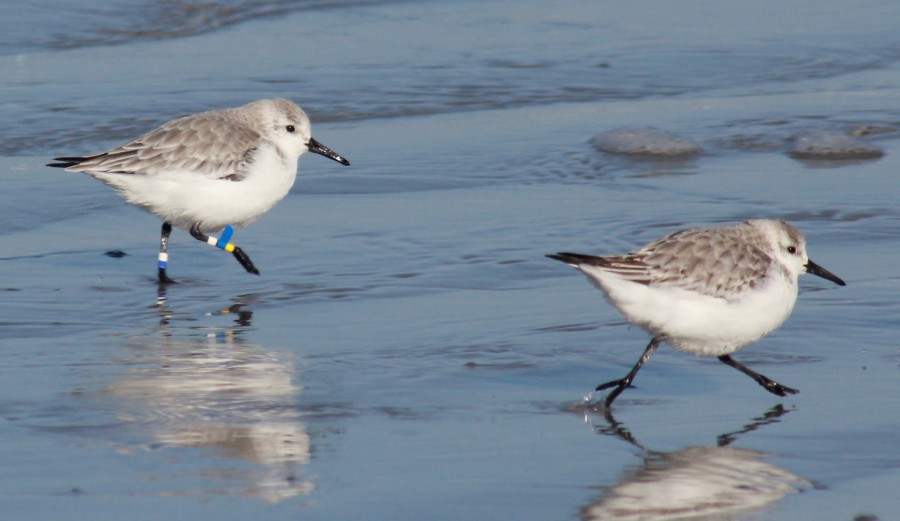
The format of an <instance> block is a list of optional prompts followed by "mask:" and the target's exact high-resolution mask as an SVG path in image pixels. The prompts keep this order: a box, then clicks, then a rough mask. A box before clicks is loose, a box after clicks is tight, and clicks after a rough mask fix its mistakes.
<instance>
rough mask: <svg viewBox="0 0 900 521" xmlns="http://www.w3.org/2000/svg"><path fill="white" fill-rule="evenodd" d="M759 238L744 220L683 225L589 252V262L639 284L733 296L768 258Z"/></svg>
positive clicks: (769, 261)
mask: <svg viewBox="0 0 900 521" xmlns="http://www.w3.org/2000/svg"><path fill="white" fill-rule="evenodd" d="M785 224H786V225H787V223H785ZM787 226H790V225H787ZM797 233H798V234H799V232H797ZM758 244H759V245H764V244H766V241H765V240H764V238H763V237H762V234H760V232H759V231H758V230H757V229H756V228H754V227H752V226H750V225H749V224H747V223H743V224H739V225H736V226H728V227H721V228H713V229H708V228H707V229H692V230H682V231H679V232H675V233H673V234H670V235H667V236H665V237H663V238H662V239H659V240H657V241H654V242H652V243H650V244H648V245H646V246H644V247H643V248H641V249H640V250H638V251H635V252H631V253H628V254H626V255H621V256H608V257H594V258H593V259H596V260H595V261H594V262H590V264H593V265H595V266H598V267H602V268H603V269H604V270H606V271H610V272H613V273H615V274H617V275H619V276H621V277H622V278H624V279H627V280H630V281H633V282H637V283H640V284H645V285H656V284H662V285H666V286H671V287H677V288H681V289H684V290H688V291H694V292H697V293H700V294H703V295H708V296H712V297H721V298H724V297H733V296H734V295H736V294H739V293H740V292H741V291H744V290H747V289H750V288H752V287H753V286H754V284H755V283H756V282H757V281H759V280H762V278H763V276H764V275H765V273H766V271H767V270H768V269H769V267H770V265H771V264H772V257H770V256H769V255H768V254H767V253H766V252H765V251H763V249H761V248H760V247H759V246H757V245H758Z"/></svg>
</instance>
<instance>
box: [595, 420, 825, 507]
mask: <svg viewBox="0 0 900 521" xmlns="http://www.w3.org/2000/svg"><path fill="white" fill-rule="evenodd" d="M787 412H788V411H787V410H786V409H784V408H783V407H782V406H780V405H779V406H777V407H774V408H772V409H770V410H769V411H767V412H766V413H765V414H763V415H762V416H760V417H758V418H754V419H753V420H752V421H751V422H750V423H748V424H747V425H745V426H744V427H743V428H742V429H740V430H738V431H735V432H732V433H726V434H722V435H720V436H719V437H718V440H717V444H716V445H714V446H697V447H687V448H684V449H681V450H678V451H674V452H661V451H653V450H649V449H647V448H646V447H644V446H643V445H641V444H640V443H639V442H638V441H637V439H636V438H635V436H634V435H633V434H632V433H631V432H630V431H629V430H628V429H627V428H626V427H625V426H624V425H623V424H622V423H621V422H619V421H617V420H616V419H615V418H614V417H613V416H612V413H610V412H609V411H608V410H607V411H606V413H605V420H606V425H600V426H596V427H595V429H596V432H598V433H600V434H603V435H608V436H614V437H616V438H619V439H622V440H624V441H627V442H628V443H630V444H632V445H634V446H636V447H638V448H640V449H641V451H643V462H642V464H640V465H637V466H635V467H634V468H631V469H628V470H626V471H625V472H624V473H623V475H622V477H621V479H620V481H619V483H618V484H616V485H614V486H611V487H605V488H604V492H603V494H601V495H600V497H599V498H597V500H596V501H593V502H591V503H590V504H588V505H586V506H585V507H583V508H582V510H581V518H582V519H583V520H585V521H601V520H619V521H626V520H627V521H631V520H653V521H663V520H665V521H676V520H677V521H688V520H690V521H703V520H707V521H713V520H716V521H723V520H736V519H742V516H744V515H745V514H748V513H751V512H756V511H759V510H763V509H765V508H767V507H769V506H771V505H773V504H774V503H776V502H777V501H779V500H780V499H782V498H783V497H784V496H786V495H787V494H792V493H796V492H800V491H802V490H804V489H806V488H809V487H812V483H811V482H809V481H807V480H806V479H803V478H801V477H798V476H795V475H794V474H791V473H790V472H788V471H786V470H784V469H782V468H780V467H778V466H776V465H774V464H772V463H771V462H769V461H766V460H768V459H771V458H773V457H774V455H772V454H766V453H763V452H759V451H755V450H750V449H742V448H736V447H730V446H729V444H731V443H732V442H733V441H734V440H735V439H737V437H738V436H740V435H741V434H744V433H747V432H751V431H754V430H756V429H758V428H760V427H761V426H764V425H767V424H770V423H774V422H778V421H780V420H779V418H780V417H782V416H783V415H784V414H786V413H787Z"/></svg>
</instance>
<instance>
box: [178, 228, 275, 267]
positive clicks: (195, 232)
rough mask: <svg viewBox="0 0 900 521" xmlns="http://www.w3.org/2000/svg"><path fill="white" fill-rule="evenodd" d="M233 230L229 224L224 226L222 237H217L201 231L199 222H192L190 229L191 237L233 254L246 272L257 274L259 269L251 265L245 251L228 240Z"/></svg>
mask: <svg viewBox="0 0 900 521" xmlns="http://www.w3.org/2000/svg"><path fill="white" fill-rule="evenodd" d="M233 231H234V229H233V228H232V227H231V226H230V225H229V226H226V227H225V231H223V232H222V239H217V238H215V237H210V236H209V235H206V234H205V233H203V232H201V231H200V223H194V224H193V225H191V229H190V232H191V237H193V238H195V239H197V240H198V241H203V242H205V243H207V244H209V245H212V246H215V247H217V248H220V249H222V250H225V251H227V252H229V253H231V254H232V255H234V258H235V259H237V261H238V262H239V263H240V264H241V266H243V267H244V269H245V270H247V272H248V273H252V274H254V275H259V270H258V269H256V266H254V265H253V262H252V261H251V260H250V257H248V256H247V254H246V253H244V250H242V249H240V248H239V247H238V246H235V245H234V244H231V243H230V242H228V240H229V239H230V238H231V234H232V232H233Z"/></svg>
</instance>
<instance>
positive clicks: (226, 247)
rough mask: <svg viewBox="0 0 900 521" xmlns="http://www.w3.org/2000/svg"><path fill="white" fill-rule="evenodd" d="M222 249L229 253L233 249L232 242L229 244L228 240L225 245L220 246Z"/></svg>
mask: <svg viewBox="0 0 900 521" xmlns="http://www.w3.org/2000/svg"><path fill="white" fill-rule="evenodd" d="M222 249H223V250H225V251H227V252H228V253H231V252H233V251H234V244H231V243H230V242H229V243H228V244H226V245H225V247H224V248H222Z"/></svg>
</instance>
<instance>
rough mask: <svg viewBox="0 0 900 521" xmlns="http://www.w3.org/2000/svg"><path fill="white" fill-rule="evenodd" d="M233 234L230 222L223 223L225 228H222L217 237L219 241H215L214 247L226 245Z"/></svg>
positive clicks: (223, 247)
mask: <svg viewBox="0 0 900 521" xmlns="http://www.w3.org/2000/svg"><path fill="white" fill-rule="evenodd" d="M232 235H234V228H233V227H232V226H231V225H230V224H226V225H225V229H224V230H222V236H221V237H219V242H217V243H216V248H221V249H223V250H224V249H225V246H228V241H230V240H231V236H232Z"/></svg>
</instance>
